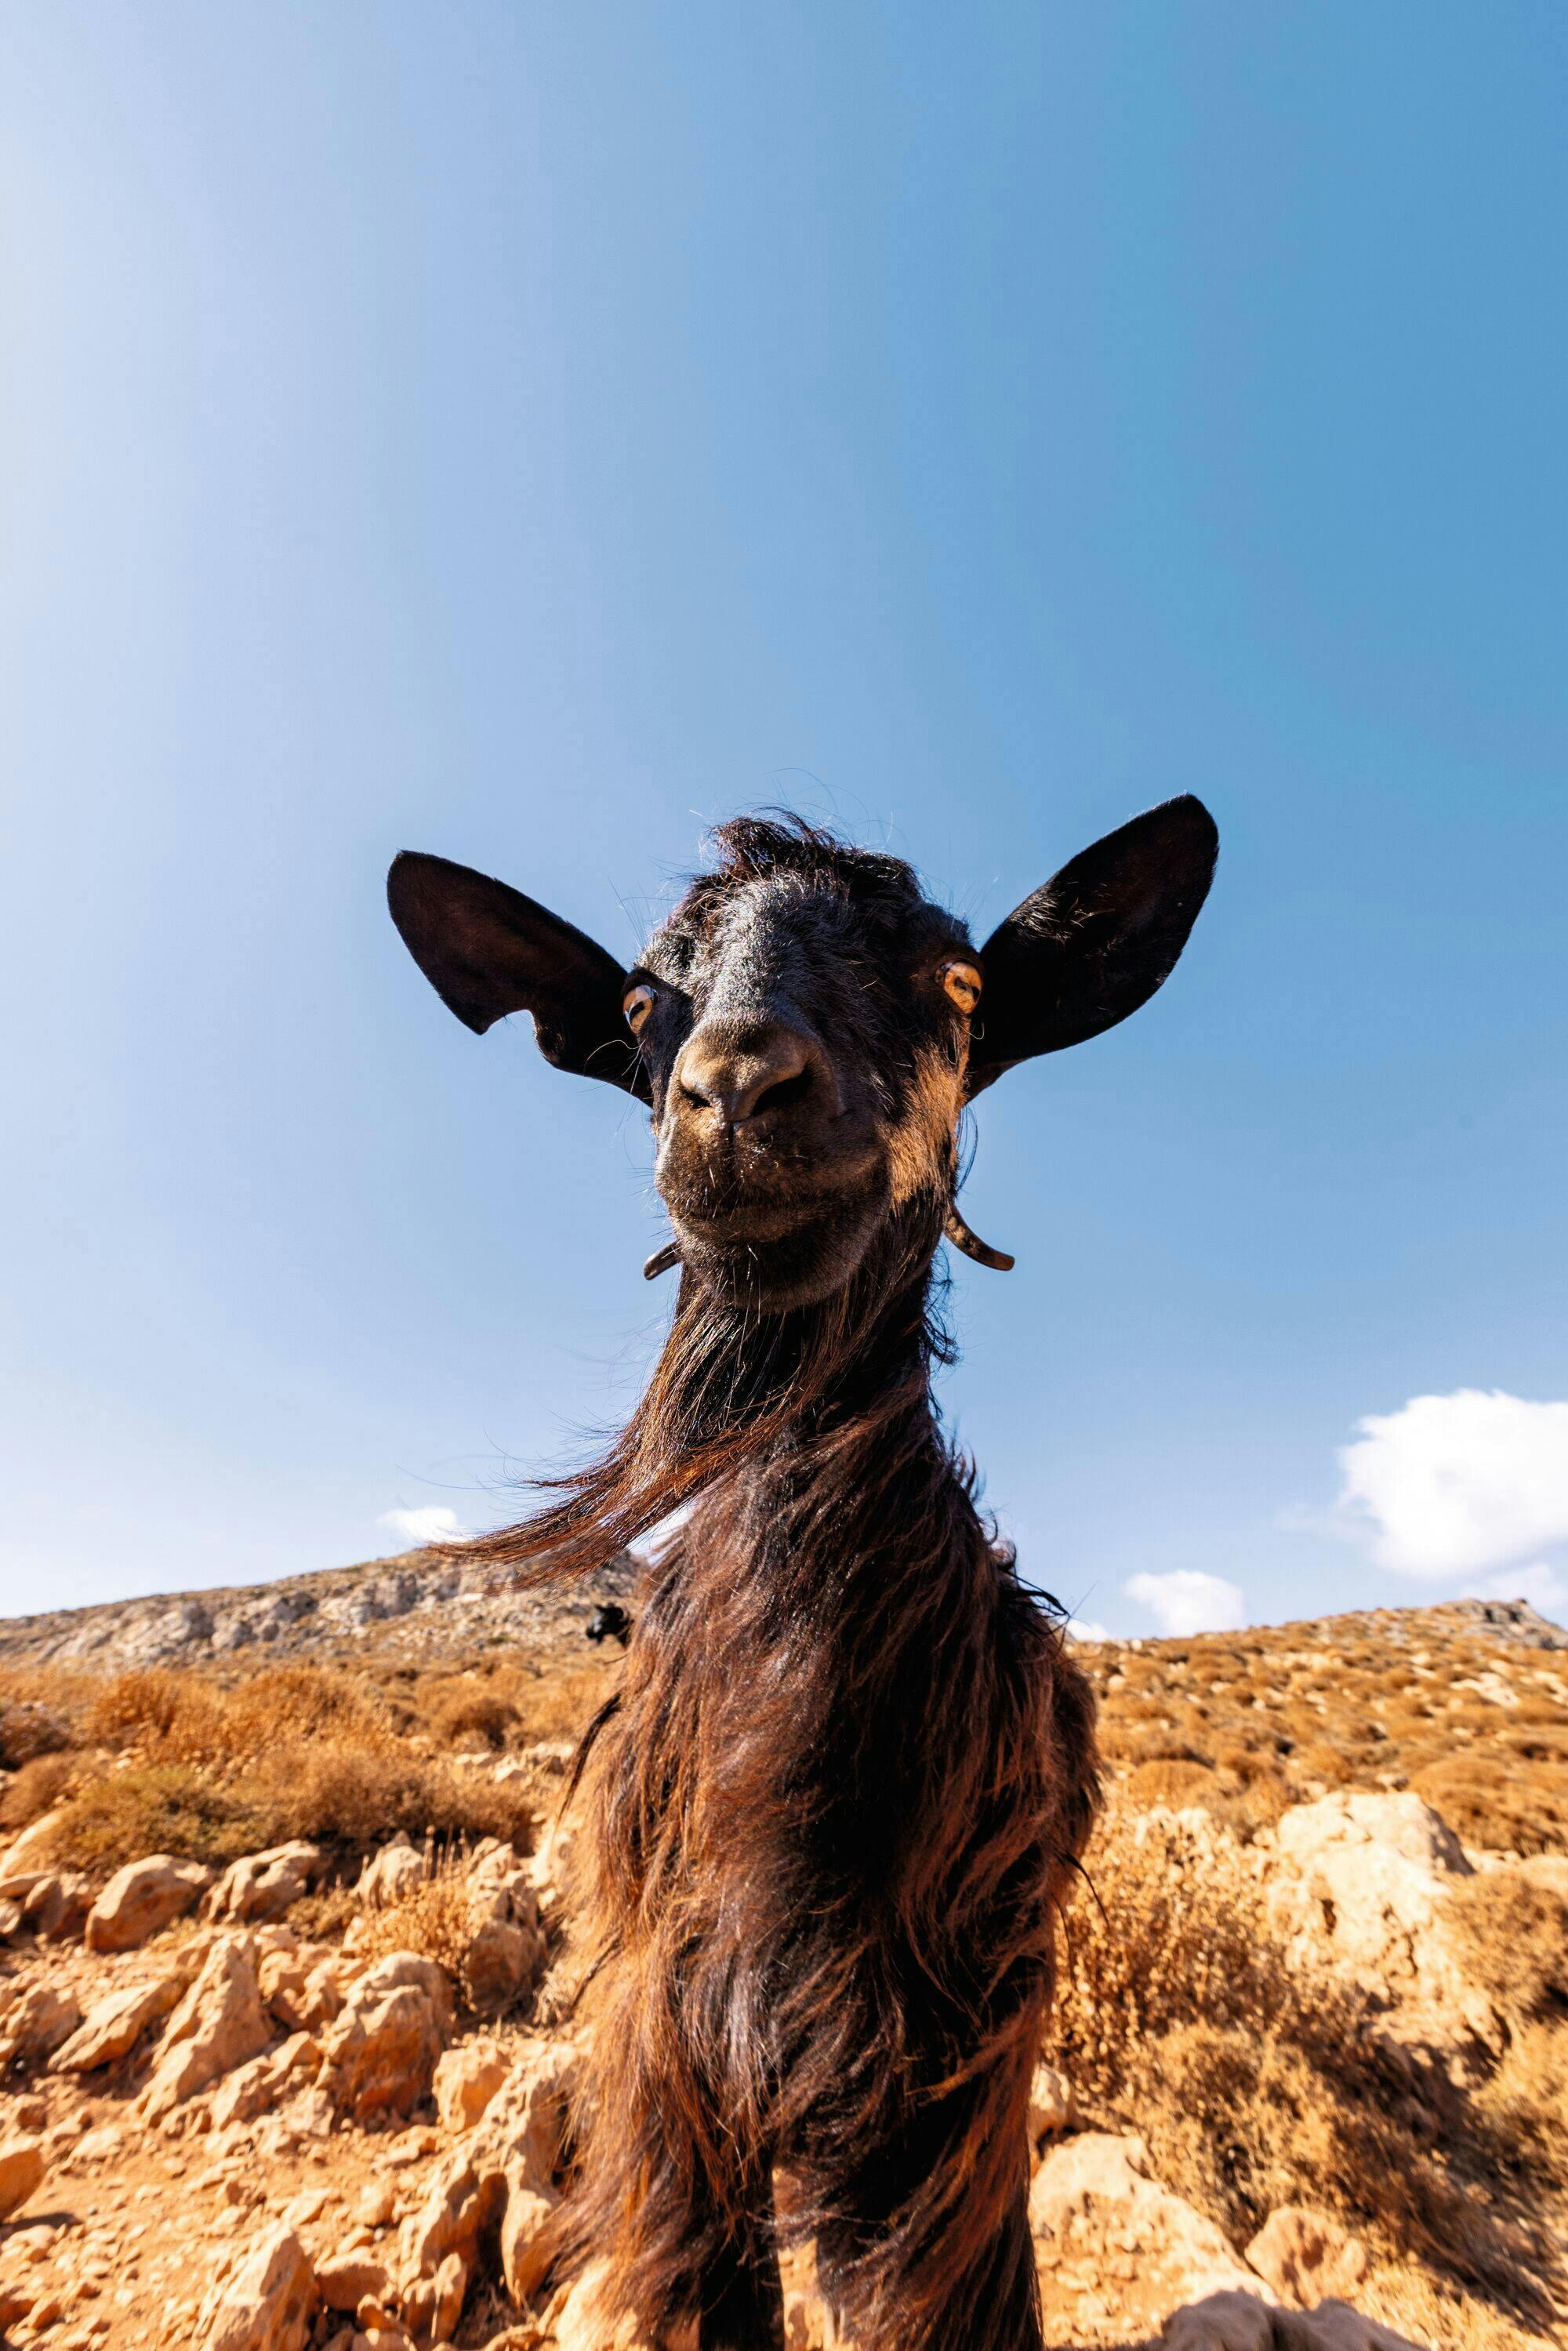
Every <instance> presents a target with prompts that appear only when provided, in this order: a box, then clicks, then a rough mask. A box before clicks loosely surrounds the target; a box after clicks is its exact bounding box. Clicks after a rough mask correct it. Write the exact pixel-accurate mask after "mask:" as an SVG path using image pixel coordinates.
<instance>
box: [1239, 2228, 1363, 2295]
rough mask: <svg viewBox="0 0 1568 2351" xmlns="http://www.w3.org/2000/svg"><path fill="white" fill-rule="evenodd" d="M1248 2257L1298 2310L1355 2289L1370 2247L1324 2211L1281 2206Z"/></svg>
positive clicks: (1256, 2237) (1262, 2275)
mask: <svg viewBox="0 0 1568 2351" xmlns="http://www.w3.org/2000/svg"><path fill="white" fill-rule="evenodd" d="M1247 2259H1248V2261H1249V2262H1250V2263H1251V2265H1252V2267H1253V2268H1254V2269H1255V2270H1256V2271H1257V2273H1258V2274H1259V2276H1260V2277H1261V2278H1267V2279H1268V2281H1269V2283H1270V2285H1271V2286H1272V2287H1273V2288H1274V2291H1275V2293H1276V2294H1279V2296H1280V2297H1281V2301H1283V2302H1286V2303H1290V2304H1294V2305H1295V2307H1296V2308H1298V2309H1305V2308H1307V2307H1308V2305H1309V2304H1312V2303H1315V2302H1321V2301H1322V2299H1323V2298H1324V2296H1325V2295H1329V2294H1333V2295H1347V2294H1354V2292H1355V2289H1356V2288H1357V2286H1359V2285H1360V2284H1361V2283H1362V2281H1363V2279H1364V2277H1365V2275H1366V2269H1367V2261H1366V2248H1365V2246H1364V2244H1363V2243H1362V2241H1361V2240H1360V2238H1359V2237H1353V2236H1352V2235H1351V2234H1350V2232H1349V2231H1348V2230H1346V2229H1343V2228H1342V2227H1341V2226H1340V2223H1339V2222H1338V2221H1337V2220H1331V2219H1330V2218H1329V2216H1328V2214H1327V2213H1325V2212H1312V2211H1309V2210H1307V2208H1306V2207H1305V2206H1304V2205H1301V2204H1281V2206H1280V2208H1279V2210H1277V2211H1273V2212H1270V2215H1269V2218H1268V2219H1267V2220H1265V2221H1264V2223H1263V2226H1262V2227H1261V2229H1260V2230H1259V2231H1258V2234H1257V2235H1256V2236H1255V2237H1254V2238H1253V2240H1252V2241H1251V2243H1250V2244H1249V2246H1248V2248H1247Z"/></svg>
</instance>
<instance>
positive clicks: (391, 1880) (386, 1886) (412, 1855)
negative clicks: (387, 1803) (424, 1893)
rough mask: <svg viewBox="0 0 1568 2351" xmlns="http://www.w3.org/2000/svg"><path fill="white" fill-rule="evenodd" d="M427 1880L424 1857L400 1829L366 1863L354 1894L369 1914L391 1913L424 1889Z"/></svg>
mask: <svg viewBox="0 0 1568 2351" xmlns="http://www.w3.org/2000/svg"><path fill="white" fill-rule="evenodd" d="M425 1876H426V1870H425V1865H424V1855H423V1854H422V1853H418V1852H416V1851H415V1849H414V1847H413V1845H412V1844H410V1843H409V1840H408V1838H407V1837H406V1836H405V1835H404V1834H403V1833H402V1830H401V1829H400V1830H399V1831H398V1833H397V1834H396V1836H394V1837H393V1838H392V1840H391V1842H390V1843H389V1844H383V1845H382V1849H381V1851H380V1852H379V1853H377V1854H372V1855H371V1858H370V1860H369V1861H367V1862H366V1864H365V1865H364V1868H363V1869H362V1870H361V1873H360V1882H359V1884H358V1886H356V1887H355V1889H354V1891H355V1892H356V1893H357V1894H358V1896H359V1897H360V1899H361V1902H362V1903H363V1904H364V1906H365V1907H366V1909H367V1910H389V1909H390V1908H391V1907H392V1904H393V1903H394V1902H401V1901H402V1897H403V1896H404V1895H405V1894H412V1893H413V1889H414V1887H415V1886H423V1883H424V1880H425Z"/></svg>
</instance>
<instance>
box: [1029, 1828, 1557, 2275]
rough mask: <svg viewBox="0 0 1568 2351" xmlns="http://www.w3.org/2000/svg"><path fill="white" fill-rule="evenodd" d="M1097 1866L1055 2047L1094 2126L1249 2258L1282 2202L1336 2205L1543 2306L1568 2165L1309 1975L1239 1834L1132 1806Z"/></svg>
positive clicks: (1064, 1985) (1072, 1938) (1437, 2266)
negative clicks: (1122, 2136) (1151, 2164)
mask: <svg viewBox="0 0 1568 2351" xmlns="http://www.w3.org/2000/svg"><path fill="white" fill-rule="evenodd" d="M1088 1868H1089V1876H1090V1879H1091V1883H1092V1886H1093V1887H1094V1889H1095V1892H1096V1894H1097V1895H1098V1897H1099V1901H1098V1903H1092V1904H1091V1903H1085V1902H1083V1901H1082V1900H1081V1901H1080V1902H1079V1903H1078V1904H1077V1905H1076V1906H1075V1907H1074V1911H1073V1914H1072V1917H1071V1920H1070V1922H1069V1931H1068V1933H1067V1936H1066V1938H1065V1939H1066V1949H1065V1953H1064V1959H1063V1966H1062V1971H1061V1988H1060V1991H1059V1996H1058V2003H1057V2011H1056V2015H1055V2019H1054V2024H1053V2032H1052V2045H1051V2048H1050V2051H1049V2054H1050V2055H1051V2059H1052V2062H1053V2063H1055V2064H1059V2065H1060V2066H1061V2070H1062V2071H1063V2072H1064V2073H1065V2074H1066V2075H1067V2077H1068V2079H1069V2080H1070V2081H1071V2084H1072V2085H1073V2090H1074V2093H1075V2095H1076V2096H1077V2098H1078V2100H1079V2103H1080V2105H1082V2107H1083V2109H1084V2110H1085V2112H1086V2113H1087V2114H1088V2115H1089V2116H1091V2117H1092V2118H1093V2119H1095V2120H1098V2121H1100V2122H1101V2123H1103V2125H1104V2126H1108V2127H1111V2128H1117V2129H1128V2128H1135V2129H1136V2130H1138V2131H1139V2132H1140V2133H1141V2134H1142V2135H1143V2137H1145V2139H1146V2141H1147V2142H1148V2145H1149V2147H1150V2150H1151V2153H1152V2154H1153V2156H1154V2158H1155V2169H1156V2171H1157V2173H1158V2175H1159V2177H1160V2178H1161V2179H1164V2180H1166V2182H1167V2183H1168V2184H1169V2185H1170V2186H1171V2187H1172V2188H1173V2189H1176V2191H1177V2192H1178V2193H1179V2194H1181V2195H1183V2196H1185V2197H1186V2198H1187V2199H1189V2200H1190V2201H1191V2202H1193V2203H1194V2204H1196V2205H1197V2206H1198V2207H1199V2209H1200V2210H1204V2211H1206V2212H1207V2213H1208V2214H1209V2216H1210V2217H1211V2218H1212V2219H1214V2220H1216V2221H1218V2224H1219V2225H1220V2226H1221V2227H1222V2228H1223V2229H1225V2230H1226V2231H1227V2233H1228V2235H1229V2236H1230V2237H1231V2238H1232V2240H1233V2241H1235V2242H1237V2243H1239V2244H1241V2243H1245V2242H1246V2241H1247V2240H1248V2239H1249V2237H1250V2236H1251V2235H1252V2234H1253V2232H1254V2231H1256V2230H1257V2229H1259V2228H1260V2227H1261V2225H1262V2223H1263V2220H1265V2219H1266V2218H1267V2216H1268V2214H1269V2212H1270V2210H1272V2209H1274V2207H1276V2206H1277V2205H1280V2204H1282V2203H1291V2202H1294V2203H1304V2204H1308V2205H1314V2206H1319V2207H1323V2208H1326V2209H1327V2210H1331V2211H1334V2212H1337V2213H1339V2214H1340V2215H1341V2216H1342V2217H1343V2219H1344V2220H1347V2221H1348V2222H1349V2223H1350V2224H1351V2225H1352V2226H1353V2227H1354V2229H1356V2230H1357V2231H1359V2232H1360V2233H1361V2234H1362V2235H1364V2236H1365V2237H1366V2238H1367V2239H1368V2241H1369V2242H1370V2243H1371V2244H1372V2246H1373V2247H1374V2248H1375V2251H1376V2252H1379V2254H1380V2255H1382V2256H1383V2257H1384V2258H1385V2259H1388V2260H1391V2261H1394V2262H1400V2261H1405V2260H1408V2259H1412V2258H1414V2259H1416V2260H1419V2261H1421V2262H1425V2263H1426V2264H1427V2266H1428V2267H1429V2268H1430V2269H1431V2270H1432V2271H1433V2273H1435V2274H1436V2275H1437V2276H1438V2277H1440V2278H1446V2279H1447V2280H1448V2281H1449V2283H1451V2284H1452V2285H1453V2286H1454V2287H1455V2288H1457V2289H1459V2290H1469V2291H1473V2292H1477V2293H1479V2294H1482V2295H1483V2296H1484V2297H1486V2298H1487V2299H1489V2300H1491V2301H1493V2302H1494V2303H1497V2304H1500V2305H1502V2306H1505V2307H1508V2308H1511V2309H1512V2310H1513V2311H1514V2312H1516V2313H1519V2314H1524V2315H1526V2316H1530V2317H1533V2316H1537V2315H1539V2314H1542V2313H1543V2312H1544V2310H1545V2308H1546V2302H1545V2290H1546V2285H1547V2283H1549V2282H1555V2277H1556V2266H1557V2260H1558V2256H1557V2253H1556V2251H1555V2247H1554V2242H1553V2239H1552V2228H1551V2220H1552V2213H1553V2210H1554V2201H1553V2199H1555V2198H1556V2197H1557V2196H1558V2195H1559V2194H1560V2193H1561V2192H1562V2191H1563V2188H1564V2187H1565V2186H1568V2171H1565V2170H1564V2168H1563V2164H1562V2163H1561V2162H1560V2161H1559V2160H1558V2158H1556V2157H1555V2156H1553V2155H1552V2153H1551V2151H1550V2150H1548V2149H1547V2148H1546V2147H1544V2146H1543V2145H1542V2144H1541V2143H1539V2142H1537V2143H1534V2144H1532V2145H1531V2146H1529V2147H1526V2146H1522V2145H1521V2143H1520V2142H1519V2140H1518V2139H1517V2138H1515V2137H1510V2136H1509V2134H1508V2133H1507V2132H1506V2131H1505V2130H1503V2129H1501V2128H1500V2126H1499V2117H1498V2116H1497V2115H1496V2114H1495V2113H1493V2112H1491V2111H1489V2110H1488V2109H1487V2108H1486V2107H1485V2106H1484V2105H1481V2104H1479V2102H1474V2101H1470V2100H1469V2099H1467V2098H1466V2097H1465V2096H1464V2095H1462V2094H1461V2093H1459V2092H1455V2091H1449V2090H1448V2086H1447V2085H1446V2084H1444V2083H1443V2082H1442V2081H1441V2079H1440V2077H1437V2076H1436V2075H1431V2076H1424V2075H1422V2074H1420V2073H1419V2072H1418V2071H1416V2069H1415V2068H1413V2066H1412V2064H1411V2063H1410V2061H1409V2059H1408V2058H1407V2057H1406V2056H1405V2055H1404V2053H1400V2052H1397V2051H1396V2050H1395V2049H1394V2048H1393V2047H1392V2046H1391V2045H1390V2044H1388V2043H1385V2041H1384V2040H1382V2039H1381V2038H1380V2037H1379V2036H1378V2034H1377V2033H1376V2032H1375V2030H1374V2029H1373V2020H1372V2018H1371V2016H1370V2014H1369V2012H1368V2011H1367V2009H1366V2008H1365V2006H1364V2003H1363V2002H1362V2001H1361V2000H1360V1998H1359V1996H1358V1995H1356V1994H1354V1992H1352V1991H1349V1990H1348V1989H1346V1988H1344V1987H1343V1986H1341V1985H1339V1984H1338V1983H1336V1982H1335V1981H1333V1980H1330V1979H1327V1978H1314V1977H1312V1976H1310V1975H1308V1974H1306V1973H1305V1972H1304V1971H1303V1970H1300V1969H1294V1968H1292V1966H1291V1964H1290V1962H1289V1960H1288V1959H1287V1956H1286V1954H1285V1952H1284V1950H1283V1949H1281V1946H1280V1945H1279V1944H1278V1943H1277V1942H1276V1941H1275V1939H1274V1938H1273V1935H1272V1933H1271V1931H1270V1925H1269V1922H1268V1917H1267V1912H1266V1906H1265V1901H1264V1895H1263V1888H1262V1885H1261V1881H1260V1876H1259V1874H1258V1870H1257V1868H1256V1867H1255V1866H1254V1865H1253V1864H1252V1862H1251V1861H1250V1860H1249V1856H1248V1855H1246V1854H1245V1853H1244V1852H1243V1851H1242V1850H1241V1849H1240V1848H1239V1846H1238V1845H1237V1844H1236V1843H1235V1842H1234V1841H1233V1840H1232V1839H1231V1838H1230V1837H1229V1836H1228V1835H1225V1834H1222V1833H1220V1832H1219V1831H1218V1829H1214V1828H1211V1827H1210V1826H1209V1825H1208V1823H1207V1822H1203V1823H1194V1822H1193V1821H1191V1819H1190V1818H1189V1819H1187V1820H1186V1821H1182V1820H1177V1819H1176V1817H1175V1816H1173V1815H1172V1814H1170V1813H1145V1814H1144V1815H1143V1816H1141V1817H1138V1818H1130V1817H1129V1816H1128V1815H1127V1813H1125V1811H1124V1810H1123V1809H1121V1808H1116V1809H1114V1810H1113V1812H1112V1813H1111V1814H1110V1815H1109V1817H1108V1819H1107V1821H1106V1823H1105V1824H1104V1827H1103V1831H1102V1833H1101V1835H1100V1837H1099V1839H1098V1840H1097V1843H1096V1845H1095V1847H1094V1848H1093V1849H1092V1851H1091V1854H1090V1855H1089V1859H1088ZM1101 1905H1103V1910H1102V1908H1101V1907H1100V1906H1101ZM1437 2105H1442V2107H1443V2111H1442V2113H1441V2115H1440V2116H1439V2114H1438V2112H1437Z"/></svg>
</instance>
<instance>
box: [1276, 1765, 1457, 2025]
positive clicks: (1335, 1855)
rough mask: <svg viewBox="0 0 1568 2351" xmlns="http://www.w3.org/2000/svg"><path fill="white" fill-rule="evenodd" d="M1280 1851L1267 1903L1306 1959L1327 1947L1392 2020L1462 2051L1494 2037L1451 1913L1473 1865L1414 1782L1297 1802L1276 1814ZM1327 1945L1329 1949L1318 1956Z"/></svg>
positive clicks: (1315, 1959) (1314, 1959)
mask: <svg viewBox="0 0 1568 2351" xmlns="http://www.w3.org/2000/svg"><path fill="white" fill-rule="evenodd" d="M1275 1834H1276V1839H1277V1843H1278V1848H1279V1852H1280V1854H1281V1857H1282V1858H1283V1859H1284V1860H1286V1861H1287V1862H1289V1863H1291V1865H1293V1870H1294V1873H1295V1876H1294V1878H1293V1880H1292V1876H1291V1872H1282V1873H1277V1874H1276V1876H1275V1878H1274V1880H1273V1881H1272V1882H1271V1884H1270V1895H1269V1899H1270V1915H1271V1917H1272V1918H1273V1921H1274V1925H1275V1928H1276V1929H1277V1930H1278V1931H1281V1933H1287V1934H1288V1933H1289V1932H1290V1931H1291V1929H1292V1928H1293V1929H1294V1930H1295V1946H1294V1957H1295V1959H1296V1963H1297V1964H1299V1965H1303V1964H1304V1965H1311V1964H1313V1963H1317V1964H1322V1959H1326V1960H1327V1962H1328V1963H1329V1964H1330V1965H1331V1966H1333V1967H1334V1968H1335V1969H1337V1970H1339V1971H1340V1972H1341V1973H1342V1974H1343V1975H1344V1976H1346V1977H1348V1978H1349V1980H1351V1981H1352V1982H1353V1983H1354V1984H1356V1985H1357V1986H1359V1987H1360V1989H1361V1990H1362V1991H1365V1992H1367V1993H1369V1994H1370V1995H1371V1996H1372V1998H1373V1999H1374V2000H1375V2001H1376V2002H1377V2003H1378V2004H1379V2005H1380V2006H1382V2007H1384V2008H1385V2009H1386V2010H1389V2011H1393V2013H1392V2014H1391V2015H1390V2018H1389V2022H1388V2026H1387V2027H1386V2032H1387V2034H1388V2036H1389V2037H1390V2038H1391V2039H1393V2040H1396V2041H1398V2042H1400V2043H1405V2044H1406V2045H1409V2046H1411V2047H1412V2048H1419V2047H1420V2046H1422V2045H1425V2046H1426V2047H1427V2048H1428V2049H1430V2050H1433V2051H1436V2052H1438V2053H1440V2054H1441V2055H1443V2056H1444V2057H1445V2058H1446V2059H1447V2060H1448V2061H1450V2062H1451V2061H1453V2060H1457V2058H1458V2056H1459V2055H1460V2053H1462V2052H1463V2050H1464V2048H1465V2046H1466V2044H1470V2045H1472V2046H1473V2045H1474V2044H1475V2043H1495V2042H1496V2040H1497V2038H1498V2027H1497V2021H1496V2018H1495V2016H1494V2013H1493V2010H1492V2006H1491V2003H1490V2000H1489V1999H1488V1998H1487V1997H1486V1995H1485V1993H1484V1992H1483V1991H1481V1990H1480V1989H1479V1987H1478V1986H1476V1985H1475V1984H1474V1983H1473V1982H1471V1981H1470V1980H1469V1977H1468V1975H1467V1973H1466V1970H1465V1967H1464V1964H1463V1960H1462V1955H1461V1953H1460V1951H1459V1949H1458V1947H1457V1946H1456V1944H1455V1942H1454V1939H1453V1938H1452V1936H1451V1933H1450V1931H1449V1927H1448V1917H1447V1912H1448V1902H1449V1898H1450V1896H1451V1894H1452V1891H1453V1889H1454V1887H1455V1886H1457V1885H1458V1884H1459V1883H1460V1882H1461V1881H1462V1880H1464V1879H1466V1878H1469V1877H1471V1876H1474V1872H1473V1870H1472V1869H1471V1866H1470V1864H1469V1861H1467V1859H1466V1858H1465V1855H1464V1851H1463V1849H1462V1847H1461V1846H1460V1844H1459V1843H1458V1838H1457V1837H1456V1836H1455V1835H1454V1834H1453V1832H1452V1831H1451V1830H1450V1829H1449V1828H1448V1826H1447V1825H1446V1823H1444V1822H1443V1820H1442V1819H1441V1818H1440V1816H1439V1815H1438V1814H1437V1813H1435V1812H1434V1811H1433V1810H1432V1808H1431V1806H1430V1805H1429V1804H1426V1803H1423V1802H1422V1801H1421V1798H1420V1797H1419V1796H1417V1795H1414V1794H1411V1793H1408V1792H1406V1793H1401V1794H1396V1795H1382V1796H1379V1795H1371V1794H1361V1793H1344V1792H1341V1793H1338V1794H1335V1795H1332V1796H1323V1797H1320V1798H1319V1800H1318V1801H1317V1802H1315V1803H1312V1804H1297V1805H1294V1806H1293V1807H1292V1808H1291V1810H1290V1811H1289V1812H1287V1813H1283V1814H1282V1815H1281V1819H1280V1821H1279V1823H1278V1824H1277V1827H1276V1831H1275ZM1320 1954H1321V1957H1320Z"/></svg>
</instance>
